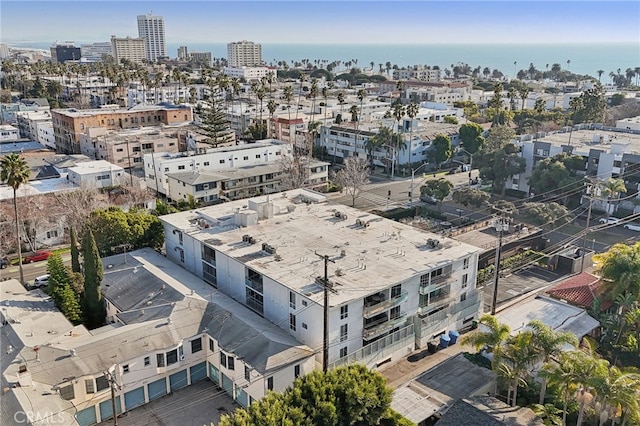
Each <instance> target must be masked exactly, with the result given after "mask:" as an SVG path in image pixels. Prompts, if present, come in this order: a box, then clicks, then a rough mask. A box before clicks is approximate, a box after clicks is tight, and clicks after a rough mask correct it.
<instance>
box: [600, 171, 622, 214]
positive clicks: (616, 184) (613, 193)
mask: <svg viewBox="0 0 640 426" xmlns="http://www.w3.org/2000/svg"><path fill="white" fill-rule="evenodd" d="M598 186H599V187H600V195H601V196H603V197H604V198H605V199H606V202H607V207H606V210H607V211H606V213H607V218H609V202H610V200H611V199H614V198H618V197H619V196H620V194H621V193H626V192H627V186H626V185H625V183H624V180H622V179H614V178H609V179H607V180H606V181H604V182H600V183H599V185H598Z"/></svg>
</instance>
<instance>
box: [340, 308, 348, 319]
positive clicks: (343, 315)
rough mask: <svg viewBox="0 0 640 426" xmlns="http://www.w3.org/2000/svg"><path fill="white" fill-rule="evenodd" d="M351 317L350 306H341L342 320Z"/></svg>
mask: <svg viewBox="0 0 640 426" xmlns="http://www.w3.org/2000/svg"><path fill="white" fill-rule="evenodd" d="M348 316H349V305H344V306H340V319H345V318H347V317H348Z"/></svg>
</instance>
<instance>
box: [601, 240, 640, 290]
mask: <svg viewBox="0 0 640 426" xmlns="http://www.w3.org/2000/svg"><path fill="white" fill-rule="evenodd" d="M594 260H595V262H596V264H597V271H598V273H599V274H600V276H602V278H603V279H604V280H605V283H606V286H607V287H608V288H609V290H610V291H611V295H612V297H614V298H617V297H618V296H619V295H625V294H631V295H633V297H634V300H638V297H640V242H637V243H635V244H634V245H632V246H629V245H626V244H622V243H618V244H614V245H613V247H611V248H610V249H609V250H608V251H607V252H605V253H602V254H597V255H595V256H594Z"/></svg>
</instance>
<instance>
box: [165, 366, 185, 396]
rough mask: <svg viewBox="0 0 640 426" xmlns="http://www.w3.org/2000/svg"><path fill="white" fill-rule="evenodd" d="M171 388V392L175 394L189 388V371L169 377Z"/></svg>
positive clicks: (179, 372)
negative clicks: (186, 387)
mask: <svg viewBox="0 0 640 426" xmlns="http://www.w3.org/2000/svg"><path fill="white" fill-rule="evenodd" d="M169 386H170V388H171V392H175V391H177V390H178V389H181V388H183V387H185V386H187V370H182V371H178V372H177V373H174V374H172V375H170V376H169Z"/></svg>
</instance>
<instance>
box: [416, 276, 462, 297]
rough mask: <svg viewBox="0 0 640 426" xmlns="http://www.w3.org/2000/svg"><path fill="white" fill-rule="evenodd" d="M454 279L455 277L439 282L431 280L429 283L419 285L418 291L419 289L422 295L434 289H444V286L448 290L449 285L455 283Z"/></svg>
mask: <svg viewBox="0 0 640 426" xmlns="http://www.w3.org/2000/svg"><path fill="white" fill-rule="evenodd" d="M456 281H457V279H451V280H448V281H443V282H439V283H434V282H432V283H431V284H425V285H421V286H420V290H419V291H420V294H422V295H425V294H429V293H431V292H432V291H436V290H438V289H444V288H446V290H447V292H449V288H450V287H451V285H452V284H455V283H456ZM443 284H444V285H443Z"/></svg>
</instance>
